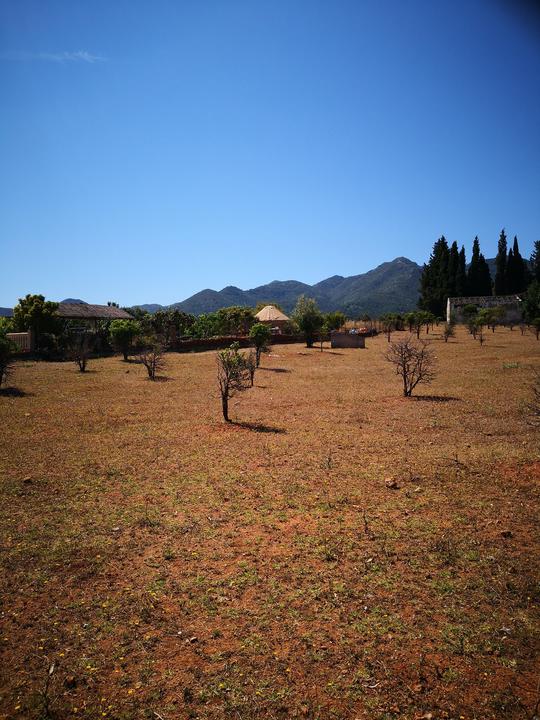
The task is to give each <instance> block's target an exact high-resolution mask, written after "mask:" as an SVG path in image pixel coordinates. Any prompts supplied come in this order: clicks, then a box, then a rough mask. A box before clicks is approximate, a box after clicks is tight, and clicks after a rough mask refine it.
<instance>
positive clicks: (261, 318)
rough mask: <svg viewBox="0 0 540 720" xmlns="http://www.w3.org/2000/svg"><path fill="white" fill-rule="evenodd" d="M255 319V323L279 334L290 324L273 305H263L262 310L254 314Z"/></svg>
mask: <svg viewBox="0 0 540 720" xmlns="http://www.w3.org/2000/svg"><path fill="white" fill-rule="evenodd" d="M255 318H256V319H257V322H260V323H264V324H265V325H270V327H271V328H272V329H273V330H274V328H275V331H276V332H280V333H282V332H283V331H284V330H285V328H286V327H287V324H288V323H289V322H290V319H289V318H288V317H287V316H286V315H285V314H284V313H282V312H281V310H278V309H277V307H275V306H274V305H265V306H264V307H263V309H262V310H259V312H258V313H256V315H255Z"/></svg>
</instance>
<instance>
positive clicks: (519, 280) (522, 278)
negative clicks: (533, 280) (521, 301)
mask: <svg viewBox="0 0 540 720" xmlns="http://www.w3.org/2000/svg"><path fill="white" fill-rule="evenodd" d="M509 254H510V253H509ZM512 255H513V257H514V260H513V265H514V267H513V273H512V274H513V282H511V283H509V284H511V285H512V287H509V288H508V292H517V293H520V292H523V291H524V290H525V289H526V288H527V280H528V277H527V276H528V268H527V266H526V265H525V261H524V260H523V258H522V257H521V253H520V252H519V245H518V239H517V235H514V245H513V247H512Z"/></svg>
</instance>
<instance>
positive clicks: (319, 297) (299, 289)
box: [136, 257, 422, 316]
mask: <svg viewBox="0 0 540 720" xmlns="http://www.w3.org/2000/svg"><path fill="white" fill-rule="evenodd" d="M421 273H422V268H421V267H420V265H417V263H415V262H413V261H412V260H409V259H408V258H405V257H398V258H396V259H395V260H392V261H391V262H385V263H383V264H382V265H379V266H378V267H376V268H374V269H373V270H370V271H369V272H366V273H362V274H361V275H351V276H350V277H343V276H342V275H333V276H332V277H329V278H326V280H321V282H318V283H316V284H315V285H308V284H306V283H303V282H300V281H298V280H274V281H273V282H270V283H268V284H266V285H259V286H258V287H255V288H252V289H251V290H241V289H240V288H237V287H235V286H234V285H229V286H227V287H225V288H223V289H222V290H219V291H218V290H210V289H206V290H201V291H200V292H198V293H196V294H195V295H192V296H191V297H189V298H187V299H186V300H182V301H181V302H177V303H173V304H172V305H168V306H164V305H159V304H157V303H152V304H146V305H137V306H136V307H140V308H141V309H143V310H146V311H147V312H150V313H153V312H156V311H157V310H163V309H166V308H173V309H178V310H183V311H184V312H187V313H192V314H193V315H200V314H201V313H209V312H215V311H216V310H219V308H222V307H228V306H230V305H241V306H247V307H255V306H256V305H257V304H258V303H260V302H266V303H272V302H274V303H278V304H279V305H280V306H281V307H282V308H283V310H284V311H285V312H291V311H292V309H293V308H294V306H295V305H296V301H297V300H298V298H299V297H300V295H306V296H309V297H312V298H314V299H315V300H316V301H317V304H318V305H319V307H320V309H321V310H322V311H324V312H328V311H330V310H342V311H343V312H345V313H346V314H347V315H350V316H358V315H361V314H363V313H368V314H369V315H380V314H381V313H385V312H399V311H401V310H403V311H405V310H410V309H412V308H414V307H416V303H417V302H418V295H419V286H420V275H421Z"/></svg>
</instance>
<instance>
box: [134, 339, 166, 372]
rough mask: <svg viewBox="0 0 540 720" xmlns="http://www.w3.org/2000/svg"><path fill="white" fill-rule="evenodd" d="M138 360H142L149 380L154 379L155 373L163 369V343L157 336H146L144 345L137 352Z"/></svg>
mask: <svg viewBox="0 0 540 720" xmlns="http://www.w3.org/2000/svg"><path fill="white" fill-rule="evenodd" d="M139 360H140V361H141V362H142V364H143V365H144V367H145V368H146V372H147V373H148V378H149V379H150V380H155V379H156V373H157V372H158V371H159V370H163V368H164V367H165V361H164V360H163V344H162V343H161V341H160V340H159V338H157V337H151V338H146V341H145V347H144V349H143V350H141V352H140V353H139Z"/></svg>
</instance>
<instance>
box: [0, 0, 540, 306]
mask: <svg viewBox="0 0 540 720" xmlns="http://www.w3.org/2000/svg"><path fill="white" fill-rule="evenodd" d="M512 7H514V8H515V7H516V4H515V3H504V2H502V0H501V1H499V2H498V1H497V0H489V1H488V0H474V1H469V0H463V1H462V2H455V1H454V0H436V1H433V0H425V1H419V0H411V1H409V2H404V1H403V0H393V1H390V0H388V1H386V2H385V1H382V0H369V1H365V2H363V1H362V0H352V1H351V2H347V1H346V0H336V1H335V2H334V1H333V0H325V1H324V2H321V1H317V0H305V1H302V0H266V1H262V0H261V1H259V0H190V1H185V2H182V0H171V2H167V1H164V0H152V2H148V1H147V0H145V1H144V2H143V1H137V0H103V1H100V0H86V1H83V0H65V1H64V2H60V1H55V0H47V1H46V2H44V1H43V0H33V1H32V0H0V107H1V111H0V257H1V282H0V305H6V306H11V305H13V304H14V303H15V302H16V301H17V298H18V297H19V296H21V295H23V294H25V293H27V292H41V293H43V294H45V295H46V296H47V297H48V298H51V299H57V300H60V299H62V298H64V297H67V296H71V297H80V298H83V299H85V300H87V301H89V302H106V301H107V300H116V301H118V302H120V303H121V304H132V303H138V302H160V303H163V304H168V303H172V302H175V301H178V300H182V299H184V298H186V297H187V296H189V295H191V294H192V293H194V292H196V291H198V290H201V289H203V288H205V287H212V288H215V289H220V288H222V287H223V286H225V285H237V286H239V287H242V288H248V287H254V286H256V285H258V284H262V283H265V282H268V281H270V280H273V279H282V280H285V279H292V278H294V279H298V280H303V281H305V282H309V283H312V282H316V281H318V280H321V279H323V278H325V277H327V276H329V275H333V274H342V275H352V274H357V273H360V272H364V271H366V270H369V269H371V268H372V267H374V266H375V265H377V264H379V263H381V262H384V261H386V260H390V259H393V258H394V257H396V256H399V255H405V256H407V257H410V258H411V259H413V260H416V261H418V262H423V261H424V260H425V259H426V258H427V256H428V255H429V252H430V250H431V247H432V245H433V242H434V241H435V240H436V238H437V237H438V236H440V235H441V234H443V233H444V234H445V235H446V237H447V238H448V239H449V240H450V241H453V240H454V239H455V240H457V241H458V242H459V243H462V242H463V243H465V244H466V248H467V253H468V255H470V246H471V242H472V239H473V237H474V235H475V234H478V235H479V237H480V242H481V246H482V250H483V251H484V253H485V254H486V255H487V256H493V255H494V254H495V251H496V243H497V238H498V234H499V231H500V229H501V227H502V226H505V227H506V229H507V232H508V234H509V236H511V237H512V236H513V235H514V234H516V233H517V235H518V237H519V239H520V243H521V248H522V252H523V254H524V255H527V256H528V255H529V254H530V251H531V248H532V243H533V241H534V240H537V239H540V33H539V32H538V25H537V24H536V23H537V20H538V18H537V17H535V16H534V15H529V16H527V13H526V12H525V11H524V10H523V6H521V5H519V7H520V8H521V10H520V12H516V11H515V10H512Z"/></svg>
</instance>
